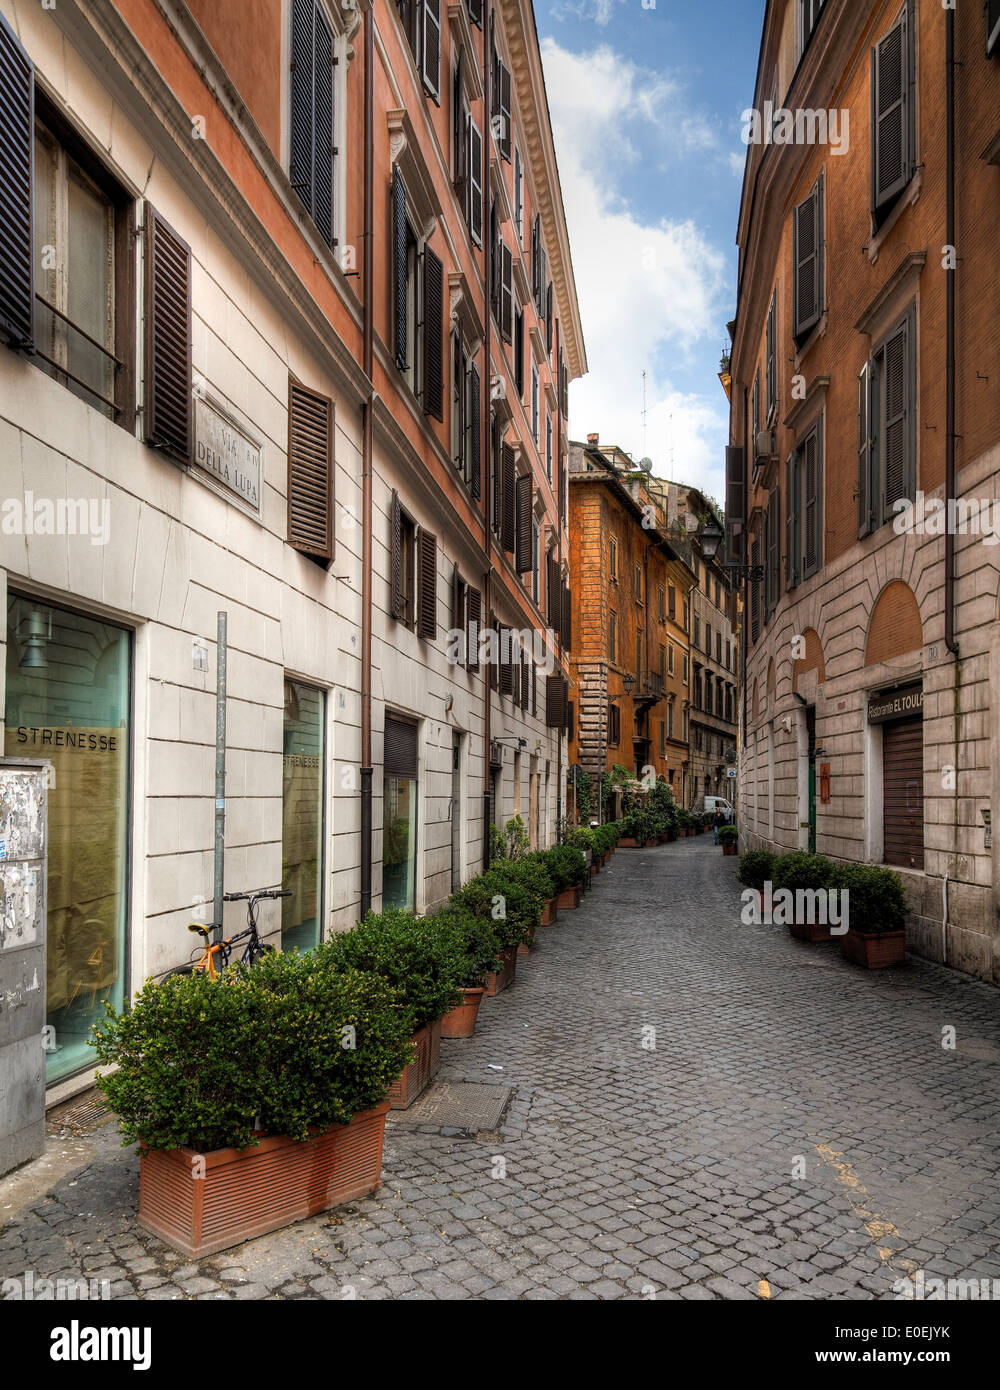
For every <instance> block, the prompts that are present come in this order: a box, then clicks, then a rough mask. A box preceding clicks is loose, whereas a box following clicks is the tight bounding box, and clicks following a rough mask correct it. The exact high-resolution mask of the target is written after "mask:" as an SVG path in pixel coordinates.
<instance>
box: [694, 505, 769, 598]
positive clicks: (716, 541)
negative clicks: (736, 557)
mask: <svg viewBox="0 0 1000 1390" xmlns="http://www.w3.org/2000/svg"><path fill="white" fill-rule="evenodd" d="M722 541H723V531H722V527H721V526H720V525H719V523H718V522H717V521H716V520H715V518H714V517H710V518H709V520H708V521H706V522H705V523H704V524H703V525H702V527H701V529H700V530H699V531H698V548H699V549H700V550H701V553H702V557H703V558H704V559H705V560H707V561H708V562H709V563H711V561H712V560H714V559H715V557H716V555H718V553H719V546H720V545H721V544H722ZM724 568H725V569H726V570H728V571H729V573H730V574H731V575H732V576H733V577H734V578H735V579H746V580H747V581H748V582H749V583H751V584H762V583H763V582H764V580H765V578H766V577H767V566H766V565H734V564H730V563H728V562H727V563H726V564H725V566H724Z"/></svg>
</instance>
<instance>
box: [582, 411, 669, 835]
mask: <svg viewBox="0 0 1000 1390" xmlns="http://www.w3.org/2000/svg"><path fill="white" fill-rule="evenodd" d="M654 483H655V480H652V479H650V478H648V477H647V475H646V474H645V473H643V472H642V471H641V470H640V469H638V468H637V467H636V465H635V464H634V463H633V462H632V460H631V459H630V458H629V456H628V455H627V454H625V453H624V452H623V451H622V450H621V449H618V448H616V447H614V446H611V447H609V446H607V445H605V446H603V447H602V446H600V443H599V436H598V435H589V436H588V438H587V443H586V444H580V443H576V442H571V443H570V451H569V506H570V570H571V573H572V576H573V582H572V646H571V652H570V676H571V689H570V695H571V700H572V703H573V707H574V708H573V719H572V724H571V731H570V748H569V756H570V762H571V765H572V764H579V766H580V767H581V768H583V770H584V771H585V772H586V773H587V774H588V776H589V777H590V779H591V783H592V786H594V788H595V791H594V792H593V793H592V799H593V803H594V809H595V811H596V804H597V798H596V783H597V779H598V778H599V777H600V776H602V775H603V773H604V772H606V771H608V772H609V771H611V770H612V769H613V768H614V767H615V766H616V765H617V766H619V767H624V768H625V769H626V770H627V771H628V772H629V773H630V774H631V775H633V776H635V777H638V778H646V777H649V776H654V777H656V778H657V779H660V780H664V781H666V782H668V783H669V784H670V787H671V788H672V790H673V793H674V796H675V798H676V800H677V801H678V802H680V803H682V804H684V801H685V798H686V795H687V776H688V759H689V754H688V742H689V736H690V730H689V710H688V699H689V694H688V690H689V685H690V679H691V677H690V670H691V667H690V662H691V652H690V650H689V639H688V626H689V621H690V619H689V614H690V590H691V586H692V583H693V580H694V576H693V573H692V570H691V567H690V544H689V543H686V542H685V541H684V540H683V539H679V538H677V537H673V538H672V537H671V536H670V535H669V534H668V532H667V518H666V513H665V511H664V510H663V507H662V505H661V502H660V500H659V498H658V496H657V494H656V492H655V491H654ZM605 809H607V808H605ZM608 814H610V812H608Z"/></svg>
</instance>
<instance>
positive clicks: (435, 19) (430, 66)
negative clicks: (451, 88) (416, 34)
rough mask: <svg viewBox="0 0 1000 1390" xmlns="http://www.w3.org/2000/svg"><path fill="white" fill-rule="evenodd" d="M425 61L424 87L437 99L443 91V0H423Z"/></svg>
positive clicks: (423, 71) (423, 65) (423, 63)
mask: <svg viewBox="0 0 1000 1390" xmlns="http://www.w3.org/2000/svg"><path fill="white" fill-rule="evenodd" d="M422 19H423V26H424V33H423V39H424V41H423V61H422V64H421V66H422V72H421V76H422V77H423V81H424V87H425V88H426V89H427V91H428V92H429V93H430V94H431V96H432V97H433V98H434V100H435V101H437V100H438V97H439V96H440V93H441V0H423V17H422Z"/></svg>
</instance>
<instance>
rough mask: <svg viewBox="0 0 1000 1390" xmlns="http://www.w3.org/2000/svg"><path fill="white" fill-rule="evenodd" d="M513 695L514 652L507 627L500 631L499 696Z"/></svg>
mask: <svg viewBox="0 0 1000 1390" xmlns="http://www.w3.org/2000/svg"><path fill="white" fill-rule="evenodd" d="M513 693H514V652H513V643H512V642H511V630H510V628H509V627H502V628H501V629H500V694H501V695H513Z"/></svg>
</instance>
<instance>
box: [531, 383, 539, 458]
mask: <svg viewBox="0 0 1000 1390" xmlns="http://www.w3.org/2000/svg"><path fill="white" fill-rule="evenodd" d="M531 433H532V434H533V435H534V437H535V443H536V444H537V443H538V371H537V369H536V368H535V367H532V369H531Z"/></svg>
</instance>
